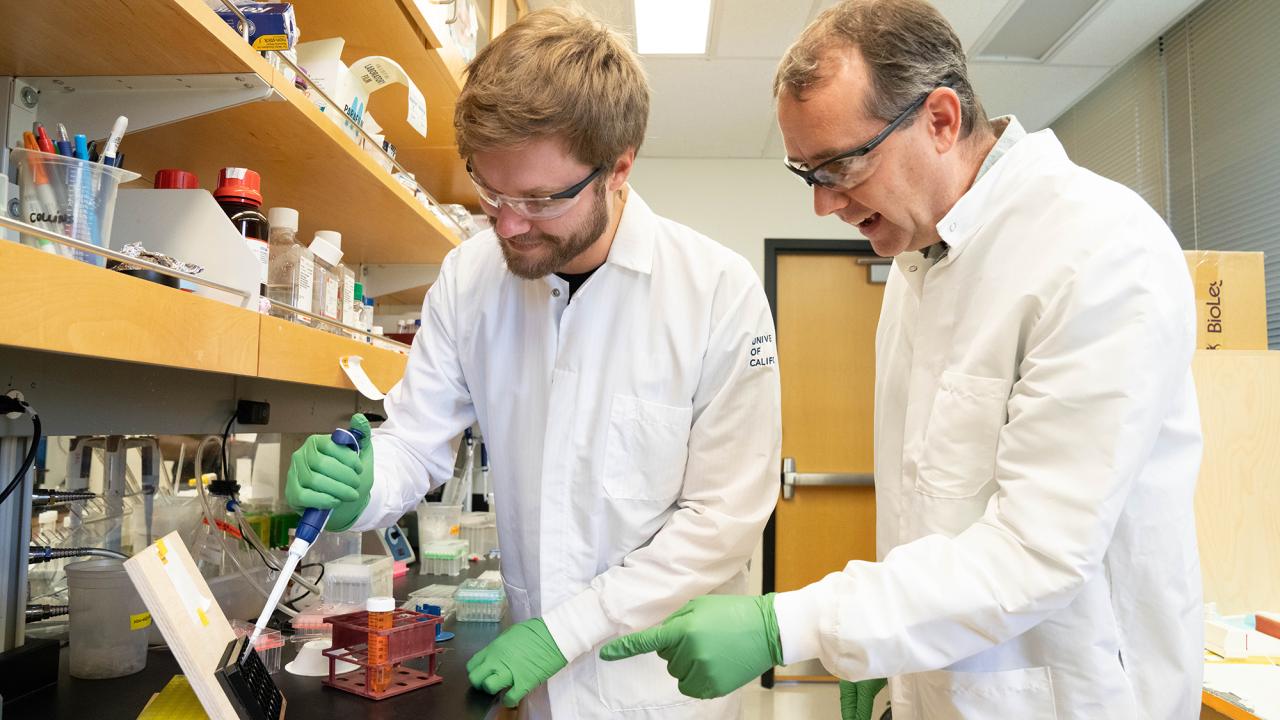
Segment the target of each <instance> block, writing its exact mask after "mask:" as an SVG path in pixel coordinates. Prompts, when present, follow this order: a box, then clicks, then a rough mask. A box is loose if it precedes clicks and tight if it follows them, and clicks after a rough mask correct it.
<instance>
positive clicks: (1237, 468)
mask: <svg viewBox="0 0 1280 720" xmlns="http://www.w3.org/2000/svg"><path fill="white" fill-rule="evenodd" d="M1193 367H1194V369H1195V377H1196V391H1197V394H1198V395H1199V398H1200V421H1201V427H1202V428H1203V431H1204V445H1205V448H1204V460H1203V462H1202V463H1201V466H1200V481H1199V483H1198V485H1197V487H1196V531H1197V535H1198V537H1199V544H1200V567H1201V572H1202V574H1203V576H1204V599H1205V602H1216V603H1217V604H1218V611H1219V612H1221V613H1222V614H1224V615H1227V614H1232V613H1243V612H1254V611H1257V610H1266V609H1276V608H1280V573H1277V572H1276V571H1275V568H1276V562H1275V551H1276V548H1277V547H1280V512H1277V508H1280V482H1278V481H1277V478H1276V472H1277V471H1276V468H1280V441H1277V438H1280V352H1266V351H1247V350H1213V351H1209V350H1202V351H1199V352H1197V353H1196V358H1195V361H1194V365H1193Z"/></svg>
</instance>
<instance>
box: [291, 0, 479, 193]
mask: <svg viewBox="0 0 1280 720" xmlns="http://www.w3.org/2000/svg"><path fill="white" fill-rule="evenodd" d="M294 8H295V10H296V12H297V14H298V23H299V25H300V27H301V28H302V33H303V35H302V39H303V40H304V41H306V40H315V39H318V38H327V37H338V36H341V37H342V38H344V39H345V40H346V44H345V45H344V46H343V51H342V60H343V62H345V63H347V64H351V63H352V62H354V61H356V60H359V59H360V58H363V57H368V56H370V55H385V56H387V57H389V58H391V59H393V60H395V61H396V62H398V63H400V65H401V67H403V68H404V70H405V72H406V73H408V74H409V77H411V78H412V79H413V81H414V82H415V83H416V84H417V86H418V89H419V90H421V91H422V94H423V96H425V97H426V99H427V136H426V137H425V138H423V137H422V136H421V135H418V134H417V132H416V131H414V130H413V128H411V127H410V126H409V124H408V123H407V122H406V121H405V115H406V112H407V110H408V96H409V94H408V91H407V90H406V89H405V88H403V87H401V86H398V85H396V86H391V87H388V88H386V89H384V90H379V91H378V92H376V93H374V94H373V95H371V96H370V97H369V112H371V113H372V114H373V116H374V117H375V118H376V119H377V121H378V124H379V125H381V126H382V127H383V132H384V134H385V135H386V136H387V139H389V140H390V141H391V142H392V143H393V144H394V145H395V146H396V148H397V149H398V150H399V155H398V156H397V160H399V161H400V163H401V164H402V165H404V166H405V168H406V169H408V170H409V171H410V172H412V173H414V174H415V175H416V176H417V179H418V182H420V183H422V185H423V187H426V188H428V189H429V190H430V191H431V192H432V194H433V195H435V197H436V199H437V200H439V201H440V202H444V203H460V204H462V205H466V206H468V207H475V206H476V205H477V204H478V202H479V199H478V198H477V197H476V191H475V186H473V185H472V184H471V181H470V180H469V179H468V178H467V174H466V165H465V164H464V163H463V162H461V161H460V160H459V159H458V151H457V146H456V138H455V136H454V131H453V109H454V105H455V104H456V101H457V98H458V93H459V92H461V90H462V74H463V69H464V68H465V62H464V61H463V59H462V56H461V55H460V54H459V53H458V51H457V49H455V47H454V46H453V43H452V40H451V39H450V38H449V35H448V30H447V28H446V26H445V25H444V24H443V23H444V19H445V18H446V17H447V16H448V14H449V12H450V11H451V9H452V6H450V5H437V6H429V7H428V8H427V10H428V13H429V14H430V15H431V17H430V18H428V17H426V16H424V15H423V13H422V12H421V10H420V8H419V6H418V3H416V2H415V1H414V0H375V1H373V2H362V3H353V2H350V0H294Z"/></svg>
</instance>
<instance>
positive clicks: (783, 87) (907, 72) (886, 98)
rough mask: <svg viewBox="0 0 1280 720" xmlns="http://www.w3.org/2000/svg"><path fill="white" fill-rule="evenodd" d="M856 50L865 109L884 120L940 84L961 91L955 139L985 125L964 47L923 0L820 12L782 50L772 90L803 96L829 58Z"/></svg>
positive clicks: (868, 1) (859, 2)
mask: <svg viewBox="0 0 1280 720" xmlns="http://www.w3.org/2000/svg"><path fill="white" fill-rule="evenodd" d="M850 48H857V49H858V51H859V52H860V53H861V54H862V58H863V60H865V61H866V64H867V68H868V71H869V73H870V75H871V85H872V87H871V89H870V91H869V92H868V93H867V99H866V104H867V107H866V110H867V112H868V113H870V114H871V115H872V116H873V117H876V118H879V119H881V120H884V121H885V122H889V121H891V120H893V119H894V118H895V117H897V115H898V113H900V112H902V111H903V110H905V109H906V108H907V107H908V106H909V105H911V103H912V102H914V101H915V99H916V98H918V97H920V96H921V95H923V94H924V93H927V92H929V91H930V90H933V89H934V88H936V87H938V86H939V85H942V84H944V83H945V84H947V85H948V86H949V87H950V88H951V89H952V90H955V92H956V95H958V96H960V108H961V109H960V113H961V126H960V137H962V138H965V137H968V136H969V134H970V133H971V132H972V131H973V129H974V128H975V127H976V128H980V129H983V128H987V127H989V125H990V123H989V122H988V120H987V115H986V112H984V111H983V109H982V103H981V102H979V101H978V97H977V95H976V94H975V93H974V92H973V85H972V84H970V82H969V70H968V67H967V65H966V64H965V56H964V48H963V47H961V45H960V38H959V37H957V36H956V33H955V31H954V30H952V29H951V24H950V23H948V22H947V20H946V18H944V17H943V16H942V13H940V12H938V10H937V8H935V7H933V5H931V4H929V3H928V2H926V0H845V1H844V2H842V3H840V4H839V5H836V6H835V7H832V8H830V9H828V10H827V11H825V12H823V13H822V14H821V15H819V16H818V19H816V20H814V21H813V23H812V24H811V25H809V27H808V28H806V29H805V31H804V32H803V33H802V34H801V35H800V39H798V40H796V42H795V44H794V45H792V46H791V48H790V49H789V50H787V53H786V55H784V56H783V58H782V62H781V63H780V64H779V66H778V74H777V76H776V77H775V78H774V81H773V95H774V97H775V98H777V97H781V96H782V95H783V94H784V93H785V94H787V95H790V96H791V97H793V98H795V99H797V100H800V101H803V100H804V98H805V94H806V93H807V92H808V91H810V90H812V89H813V88H815V87H817V86H819V85H821V84H822V83H823V82H825V81H826V79H827V76H826V75H825V74H824V72H826V71H828V70H829V68H830V65H831V60H832V56H833V55H835V54H838V53H840V52H841V51H844V50H848V49H850Z"/></svg>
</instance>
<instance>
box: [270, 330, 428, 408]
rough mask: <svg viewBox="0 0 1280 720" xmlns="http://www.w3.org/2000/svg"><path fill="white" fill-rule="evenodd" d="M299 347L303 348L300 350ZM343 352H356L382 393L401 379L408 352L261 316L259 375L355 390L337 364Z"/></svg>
mask: <svg viewBox="0 0 1280 720" xmlns="http://www.w3.org/2000/svg"><path fill="white" fill-rule="evenodd" d="M300 348H305V351H304V352H299V349H300ZM344 355H359V356H360V357H361V358H362V359H363V362H362V363H361V365H362V366H363V367H364V370H365V372H367V373H368V374H369V379H370V380H373V383H374V385H377V386H378V389H379V390H382V391H383V392H386V391H387V390H390V389H391V386H392V385H395V384H396V382H398V381H399V380H400V378H401V376H403V375H404V368H405V365H406V364H407V363H408V361H409V358H408V356H407V355H401V354H400V353H398V352H394V351H392V350H384V349H382V348H375V347H373V346H372V345H369V344H368V343H364V342H360V341H358V340H353V339H351V338H346V337H341V336H339V335H334V334H332V333H327V332H322V331H320V330H316V329H314V328H309V327H304V326H302V325H298V324H296V323H291V322H287V321H285V320H280V319H279V318H273V317H263V318H262V335H261V342H260V343H259V344H258V377H261V378H267V379H270V380H285V381H288V382H298V383H307V384H309V385H327V386H329V387H336V388H346V389H352V390H354V389H355V387H354V386H353V385H352V384H351V381H350V380H348V379H347V376H346V375H345V374H344V373H343V372H342V368H340V367H339V366H338V359H339V358H341V357H343V356H344Z"/></svg>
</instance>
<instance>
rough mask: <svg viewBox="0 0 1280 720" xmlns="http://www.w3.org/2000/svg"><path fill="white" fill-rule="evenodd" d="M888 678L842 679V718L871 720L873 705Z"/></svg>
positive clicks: (841, 719) (842, 719) (844, 719)
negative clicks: (857, 680) (856, 680)
mask: <svg viewBox="0 0 1280 720" xmlns="http://www.w3.org/2000/svg"><path fill="white" fill-rule="evenodd" d="M887 684H888V681H886V680H861V681H859V682H849V681H848V680H841V681H840V720H871V706H872V705H873V704H874V703H875V699H876V695H877V694H878V693H879V692H880V691H881V690H883V689H884V686H885V685H887Z"/></svg>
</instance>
